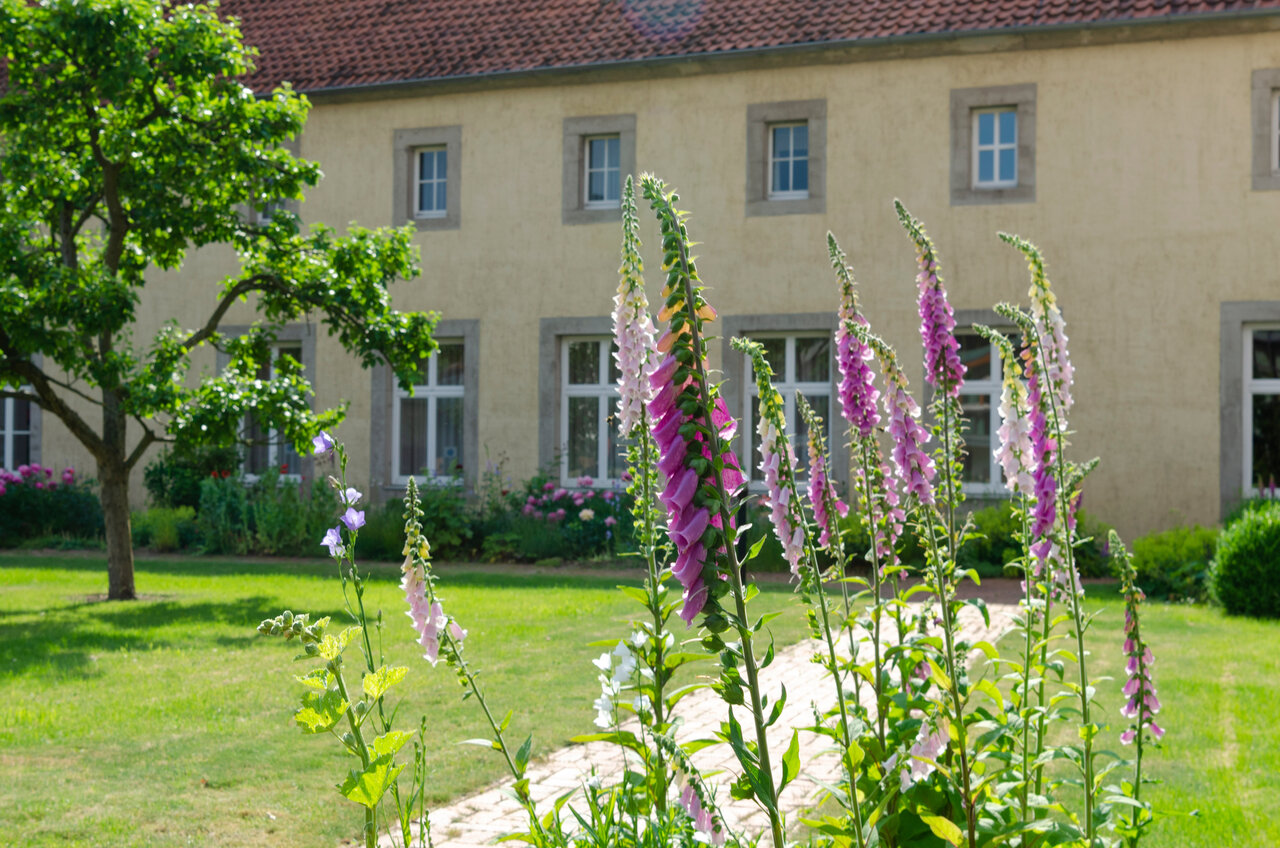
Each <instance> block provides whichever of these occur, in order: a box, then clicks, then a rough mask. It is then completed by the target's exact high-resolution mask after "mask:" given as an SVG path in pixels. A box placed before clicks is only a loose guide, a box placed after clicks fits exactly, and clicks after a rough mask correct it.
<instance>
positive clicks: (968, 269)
mask: <svg viewBox="0 0 1280 848" xmlns="http://www.w3.org/2000/svg"><path fill="white" fill-rule="evenodd" d="M1275 66H1280V34H1270V33H1268V34H1254V35H1234V36H1229V37H1215V38H1191V39H1177V40H1168V41H1150V42H1143V43H1131V44H1115V45H1108V46H1099V47H1075V48H1070V49H1045V50H1028V51H1021V52H1008V53H990V54H983V55H945V56H942V55H940V56H937V57H932V58H930V57H924V58H913V59H909V60H897V61H895V60H886V61H860V62H857V63H850V64H839V63H836V64H825V65H809V66H797V67H793V68H785V67H784V68H778V67H770V68H767V69H760V70H754V71H753V70H740V71H734V72H732V73H709V74H696V75H691V76H688V77H677V76H672V77H668V78H663V79H642V78H638V77H637V78H635V79H631V80H626V79H622V80H618V79H610V80H608V81H601V82H599V83H589V82H588V83H581V84H573V85H558V86H541V87H526V88H505V89H504V88H494V89H480V90H471V91H466V92H456V93H442V94H438V95H435V96H418V97H412V98H398V99H382V100H376V99H365V100H359V101H352V102H329V103H323V102H322V103H321V104H320V105H317V106H316V108H315V109H314V110H313V112H312V114H311V117H310V120H309V122H308V125H307V130H306V133H305V135H304V137H303V139H302V142H301V154H302V155H303V156H305V157H308V158H313V159H317V160H319V162H320V164H321V166H322V168H323V170H324V172H325V179H324V180H323V182H322V183H321V184H320V185H319V186H318V187H317V188H316V189H315V190H314V191H313V192H312V193H311V196H310V197H309V199H308V200H307V202H306V203H305V204H304V205H303V206H302V209H301V214H302V216H303V218H304V220H306V221H325V222H328V223H331V224H334V225H338V226H341V225H343V224H345V223H346V222H349V221H359V222H360V223H361V224H363V225H366V226H372V225H386V224H389V223H390V222H391V220H392V209H393V203H394V202H395V201H394V199H393V198H396V197H398V196H399V194H398V192H400V191H401V190H402V188H401V187H399V186H396V185H393V176H392V173H393V167H392V166H393V152H392V147H393V136H394V133H395V131H396V130H404V129H414V128H425V127H445V126H452V125H460V126H461V128H462V130H461V163H460V165H461V172H460V176H461V209H460V213H461V220H460V226H459V227H458V228H456V229H445V230H438V231H429V232H422V233H419V235H418V236H417V242H418V244H419V245H420V246H421V249H422V264H423V274H422V276H421V277H420V278H419V279H417V280H413V281H410V282H407V283H400V284H398V285H396V286H395V287H394V290H393V291H394V300H395V303H396V305H397V306H398V307H400V308H405V309H435V310H439V311H440V312H441V313H443V314H444V316H446V317H447V318H452V319H477V320H478V321H479V341H480V352H479V353H480V356H479V361H480V367H481V373H480V379H479V389H478V394H479V397H478V401H479V403H478V411H479V440H480V443H481V444H482V445H483V446H484V447H485V448H487V450H488V452H489V453H490V454H491V455H493V456H498V455H501V454H505V455H507V456H509V458H510V460H511V463H510V466H509V467H510V470H511V471H512V472H513V473H515V474H517V475H519V476H525V475H528V474H529V473H531V472H533V471H534V470H535V467H536V465H537V462H538V448H537V439H538V436H537V433H538V422H537V420H536V417H537V410H538V408H539V397H538V391H539V389H538V374H539V372H538V349H539V326H540V319H542V318H549V317H556V318H559V317H574V316H584V317H590V316H595V317H599V316H605V315H607V314H608V313H609V311H610V309H611V300H610V299H611V297H612V294H613V292H614V290H615V287H616V285H617V266H618V249H619V226H618V225H617V223H591V224H565V223H563V222H562V216H561V214H560V203H561V185H562V170H561V169H562V127H563V122H564V119H566V118H572V117H584V116H593V115H614V114H620V113H621V114H634V115H635V117H636V120H635V126H636V130H635V145H636V162H637V167H638V168H639V169H640V170H648V171H653V172H655V173H657V174H658V175H660V176H662V177H663V178H664V179H666V180H667V182H668V183H669V184H670V185H672V186H675V187H678V189H679V191H680V195H681V198H682V205H683V207H684V208H687V209H689V210H691V211H692V212H693V217H692V218H691V220H690V230H691V233H692V235H693V237H694V238H695V239H697V240H699V241H701V242H703V246H702V247H701V248H700V259H699V267H700V270H701V273H702V276H703V279H704V280H705V281H706V283H707V284H708V286H709V287H710V292H709V298H710V300H711V302H712V303H713V304H714V305H715V306H716V308H717V309H718V310H719V311H720V312H721V313H722V314H725V315H752V314H758V313H814V312H824V311H829V310H833V309H834V308H835V306H836V300H837V287H836V283H835V281H834V278H833V276H832V272H831V269H830V265H829V262H828V259H827V255H826V248H825V244H824V238H825V234H826V232H827V230H828V229H830V230H832V231H833V232H834V233H835V234H836V236H837V237H838V238H839V239H840V241H841V244H842V245H843V247H844V248H845V250H846V251H847V252H848V254H849V257H850V260H851V262H852V264H853V265H854V267H855V269H856V271H857V275H858V278H859V280H860V283H861V296H862V302H863V306H864V311H865V313H866V314H867V316H868V317H869V319H870V321H871V323H872V325H873V327H875V328H876V329H878V330H879V331H880V332H881V333H882V334H883V335H885V336H886V337H887V338H888V339H889V340H890V341H891V342H893V343H894V344H896V345H897V346H898V348H899V352H900V355H901V356H902V358H903V359H904V361H905V363H906V365H907V368H908V373H910V374H919V373H920V368H921V364H920V363H921V356H920V352H919V344H918V336H917V335H916V333H915V326H916V324H917V318H916V316H915V303H914V296H915V287H914V280H913V277H914V261H913V260H914V253H913V250H912V248H911V246H910V244H909V243H908V241H907V239H906V237H905V235H904V234H903V232H902V230H901V228H900V227H899V225H898V223H897V221H896V219H895V216H894V214H893V210H892V207H891V202H892V200H893V198H895V197H898V198H901V199H902V200H903V202H904V203H905V204H906V205H907V206H908V207H909V208H910V209H911V211H912V212H913V213H915V214H916V215H917V216H918V217H920V218H921V219H923V220H924V221H925V223H926V224H927V226H928V228H929V232H930V233H931V235H932V236H933V238H934V240H935V242H936V243H937V245H938V248H939V251H940V253H941V256H942V260H943V269H942V273H943V276H944V278H945V280H946V283H947V285H948V288H949V290H950V295H951V300H952V303H953V304H954V306H955V307H956V308H957V309H966V310H969V309H983V308H989V307H990V306H991V305H992V304H994V303H995V302H997V301H1000V300H1014V301H1017V300H1020V299H1024V298H1025V295H1026V288H1027V277H1026V272H1025V268H1024V266H1023V263H1022V262H1021V260H1020V258H1019V256H1018V255H1017V254H1015V253H1014V251H1012V250H1011V249H1010V248H1008V247H1005V246H1004V245H1002V244H1001V243H1000V242H999V241H998V240H997V239H996V237H995V233H996V232H997V231H998V230H1009V231H1013V232H1017V233H1019V234H1021V235H1023V236H1025V237H1027V238H1029V239H1031V240H1032V241H1034V242H1036V243H1037V244H1038V245H1039V246H1040V247H1041V248H1042V249H1043V251H1044V252H1045V255H1046V257H1047V259H1048V263H1049V273H1050V277H1051V279H1052V280H1053V281H1054V285H1055V289H1056V291H1057V293H1058V296H1059V299H1060V303H1061V306H1062V308H1063V311H1064V313H1065V315H1066V317H1067V321H1068V332H1069V335H1070V337H1071V349H1072V355H1073V360H1074V363H1075V365H1076V369H1077V370H1076V379H1077V383H1076V396H1077V405H1076V408H1075V410H1074V412H1073V417H1072V422H1071V423H1072V427H1073V429H1074V430H1075V431H1076V433H1075V435H1074V437H1073V445H1072V448H1071V455H1072V456H1074V457H1076V458H1080V459H1084V458H1088V457H1090V456H1094V455H1098V456H1101V457H1102V465H1101V467H1100V468H1099V470H1098V471H1097V472H1095V474H1094V477H1093V478H1092V480H1091V482H1090V485H1089V487H1088V490H1087V494H1086V509H1088V510H1089V511H1090V512H1091V513H1093V514H1094V515H1095V516H1097V517H1099V518H1102V519H1103V520H1107V521H1110V522H1112V523H1114V524H1115V525H1116V526H1117V527H1118V528H1119V529H1120V530H1121V531H1122V532H1124V533H1126V534H1129V535H1132V534H1137V533H1144V532H1148V531H1151V530H1154V529H1158V528H1163V527H1167V526H1171V525H1174V524H1177V523H1182V522H1191V521H1197V522H1213V521H1215V520H1217V518H1218V513H1219V499H1218V491H1219V454H1220V440H1219V408H1220V401H1219V392H1218V386H1219V373H1218V372H1219V353H1220V349H1221V339H1220V334H1219V327H1218V321H1217V315H1218V312H1219V303H1220V302H1223V301H1245V300H1261V301H1275V300H1280V282H1278V281H1277V277H1276V274H1277V272H1276V270H1275V269H1276V268H1277V267H1280V240H1278V239H1277V238H1276V237H1275V231H1276V223H1277V221H1278V220H1280V218H1278V213H1280V191H1255V190H1253V188H1252V187H1251V156H1252V148H1251V138H1252V128H1251V114H1250V78H1251V73H1252V72H1253V71H1254V70H1255V69H1258V68H1270V67H1275ZM1022 83H1034V84H1035V86H1036V92H1037V94H1036V115H1037V117H1036V150H1035V159H1036V167H1035V183H1036V186H1035V199H1034V201H1033V202H1024V203H1009V204H996V205H954V206H953V205H952V203H951V189H950V184H951V176H950V167H951V143H952V142H951V134H950V129H949V127H950V97H951V91H952V90H953V89H960V88H972V87H980V86H996V85H1012V84H1022ZM811 99H825V101H826V161H827V168H826V180H825V183H826V184H825V193H826V202H825V212H823V213H818V214H799V215H780V216H751V217H748V216H747V215H746V214H745V210H746V206H747V199H746V196H745V191H746V176H745V174H746V155H747V145H746V134H747V113H748V107H749V105H751V104H756V103H767V102H775V101H800V100H811ZM645 211H646V210H643V209H642V213H644V212H645ZM641 220H642V227H641V236H642V238H643V240H644V242H645V244H646V258H647V259H648V261H649V263H650V265H649V279H650V296H651V297H652V298H656V295H657V289H658V280H659V274H658V272H657V266H658V259H659V257H658V254H657V250H656V248H657V242H658V239H657V235H656V228H655V226H654V224H653V223H652V217H651V216H649V215H647V214H642V216H641ZM228 262H229V256H228V255H226V254H225V253H218V254H215V253H212V252H210V253H208V254H206V255H202V256H199V257H195V258H194V259H193V260H192V261H191V262H189V263H188V266H187V267H186V268H185V269H184V270H183V272H182V273H181V275H170V276H168V277H165V278H163V279H157V281H156V282H157V285H156V286H155V292H153V293H150V294H149V295H148V298H149V299H148V301H147V303H146V305H145V312H146V316H147V317H146V323H147V324H148V325H151V326H154V324H155V323H156V322H158V321H160V320H162V319H164V318H169V317H177V318H178V320H179V321H180V322H182V323H186V324H188V325H190V324H193V323H195V322H196V321H198V320H199V319H200V318H201V316H203V315H205V314H207V311H208V308H209V306H210V305H211V303H212V298H213V290H212V288H211V287H210V286H208V285H207V283H206V282H204V281H205V280H207V279H208V278H210V277H212V276H216V275H219V274H221V273H225V272H226V271H227V269H228V267H229V265H228ZM246 317H247V313H246V312H244V311H241V312H239V314H233V315H232V316H231V317H230V318H229V321H231V322H232V323H242V322H243V321H244V319H245V318H246ZM716 349H717V350H718V346H716ZM317 356H318V359H317V375H316V376H317V381H316V386H317V394H318V398H317V400H318V403H320V404H325V405H328V404H334V403H337V402H339V401H340V400H346V401H349V402H350V410H349V414H348V418H347V422H346V423H345V424H344V425H343V427H342V429H341V431H340V436H341V437H342V438H343V439H344V440H345V441H346V442H347V443H348V444H349V445H352V446H358V447H354V448H353V461H352V465H351V472H352V475H353V477H354V478H355V479H358V480H359V479H367V478H368V476H369V474H370V467H369V464H370V456H371V453H372V452H371V451H370V450H368V449H366V447H365V446H366V445H369V444H370V442H371V440H376V439H380V438H382V439H385V438H388V435H387V434H385V433H382V434H380V433H371V432H370V430H369V427H370V419H371V403H372V398H373V396H374V392H373V390H372V383H373V380H374V375H371V374H370V373H369V372H365V371H362V370H361V369H360V367H359V365H358V364H357V363H356V362H355V361H354V360H353V359H351V358H350V357H348V356H346V355H345V354H344V353H343V352H342V351H341V349H340V348H339V347H338V345H337V344H336V343H333V342H332V341H331V340H329V339H328V338H327V337H326V336H324V335H323V334H322V335H321V336H320V339H319V344H318V349H317ZM207 359H208V362H207V363H206V364H205V367H209V368H211V367H212V364H213V359H212V357H211V356H209V357H207ZM45 421H46V430H45V437H44V457H45V459H46V461H51V462H59V461H60V459H59V457H62V456H64V455H65V456H66V457H67V458H69V459H70V458H73V457H75V456H76V454H77V451H76V449H75V447H74V446H73V445H71V444H70V442H69V437H68V436H67V435H66V434H65V432H63V431H62V430H61V428H60V427H59V426H57V425H56V424H53V423H51V422H50V417H49V416H46V417H45ZM482 455H483V454H482Z"/></svg>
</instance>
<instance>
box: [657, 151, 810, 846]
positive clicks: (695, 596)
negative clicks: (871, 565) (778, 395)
mask: <svg viewBox="0 0 1280 848" xmlns="http://www.w3.org/2000/svg"><path fill="white" fill-rule="evenodd" d="M641 185H642V187H643V190H644V196H645V198H646V199H648V201H649V203H650V206H651V207H652V208H653V211H654V213H655V215H656V216H657V219H658V224H659V228H660V230H661V233H662V255H663V262H662V265H663V270H664V271H665V272H666V274H667V282H666V286H665V287H664V288H663V291H662V295H663V297H664V298H665V304H664V307H663V310H662V312H661V313H660V314H659V320H661V321H667V322H668V326H667V329H666V331H665V332H664V333H663V335H662V337H661V338H660V339H659V341H658V351H659V353H662V354H666V359H664V360H663V362H662V363H661V364H660V365H659V367H658V369H657V370H656V371H655V372H654V375H653V385H654V387H655V388H656V389H657V394H656V395H655V397H654V400H653V402H652V403H650V405H649V411H650V413H651V414H652V415H653V418H654V421H653V425H652V426H653V433H654V437H655V440H656V441H657V443H658V448H659V452H660V454H661V457H662V458H661V460H660V464H661V465H663V466H665V467H663V472H664V473H665V474H666V475H667V490H666V492H664V494H663V499H664V500H665V501H666V503H667V505H668V510H669V512H670V513H671V514H672V520H671V521H670V523H669V524H668V535H669V536H670V537H671V541H672V543H673V545H675V547H676V550H677V551H678V556H677V559H676V563H675V565H674V566H673V567H672V573H673V574H674V575H675V576H676V578H677V579H678V580H680V582H681V583H682V584H683V585H684V587H685V594H684V607H683V609H682V610H681V616H682V617H683V618H684V620H685V621H686V623H691V622H692V621H693V619H694V618H695V617H696V616H698V615H699V614H701V615H702V617H703V619H702V620H703V624H704V625H705V626H706V627H707V629H708V630H709V631H711V634H712V636H713V637H714V639H711V640H709V641H710V642H711V643H713V644H716V643H718V644H716V646H717V648H720V649H722V654H723V655H727V656H728V657H730V658H731V659H732V660H734V662H733V663H732V665H733V668H732V670H731V673H730V669H728V668H726V669H725V671H724V673H722V675H721V680H720V682H719V684H718V688H719V691H720V692H721V694H722V696H723V697H725V698H726V700H728V701H729V702H730V703H733V702H735V701H736V702H738V703H742V695H743V693H742V686H741V682H740V678H739V676H738V673H737V668H736V661H741V662H742V665H743V667H744V670H745V671H746V678H747V690H748V696H749V698H750V705H749V706H750V709H751V715H752V721H753V722H754V724H755V731H756V732H755V736H756V742H755V751H754V752H752V751H751V750H749V749H748V748H747V747H746V746H745V745H740V746H735V753H736V754H737V756H738V760H739V762H740V763H741V764H742V766H743V768H744V770H745V771H746V773H747V776H748V780H749V782H750V784H751V787H752V791H753V794H754V795H755V797H756V800H757V802H758V803H759V804H760V805H761V806H762V807H763V808H764V810H765V812H766V813H767V815H768V817H769V828H770V831H771V833H772V836H773V844H774V848H783V846H784V845H785V844H786V842H785V834H784V830H783V824H782V814H781V812H780V810H779V809H778V796H777V793H778V789H777V787H776V784H775V783H774V777H773V766H772V763H771V762H770V754H769V746H768V736H767V733H766V726H767V725H766V721H765V713H764V701H763V699H762V696H761V691H760V680H759V668H758V663H757V660H756V656H755V648H754V645H753V643H752V636H753V628H752V626H751V624H750V622H749V621H748V618H747V609H746V603H747V594H746V587H745V586H744V584H743V577H742V566H741V562H740V561H739V559H738V553H737V549H736V545H735V542H736V532H734V522H733V511H734V509H735V508H736V499H737V493H738V491H739V489H741V488H742V486H743V485H744V484H745V482H746V478H745V477H743V475H742V471H741V469H740V467H739V466H738V464H737V460H736V458H735V457H734V455H733V448H732V445H731V444H730V442H729V439H730V438H731V437H732V433H733V419H732V417H731V416H730V415H729V414H728V410H727V409H726V408H725V406H724V401H723V400H722V399H720V397H719V396H718V394H717V392H716V389H715V386H714V384H713V383H712V382H711V380H710V378H709V376H708V374H707V368H706V336H705V332H704V330H703V325H704V324H705V323H706V322H707V321H711V320H714V318H715V312H714V310H712V309H711V306H710V305H709V304H708V303H707V302H706V300H705V299H704V298H703V297H702V286H701V280H700V279H699V277H698V272H697V268H696V267H695V265H694V262H693V259H692V257H691V256H690V254H689V247H690V239H689V235H688V230H687V228H686V226H685V218H686V217H687V216H686V215H685V214H684V213H681V212H679V211H678V210H677V209H676V207H675V203H676V202H677V200H678V197H677V195H676V194H675V192H672V191H668V190H667V188H666V185H665V184H664V183H663V182H662V181H661V180H659V179H657V178H656V177H654V176H652V175H645V176H644V177H642V178H641ZM691 475H692V476H691ZM725 595H729V600H730V602H731V604H732V606H731V607H730V608H729V609H725V608H724V607H723V606H722V605H721V603H720V599H721V598H723V597H724V596H725ZM730 627H732V628H734V629H735V630H736V631H737V634H738V638H739V644H738V645H737V646H732V645H728V644H724V643H723V641H722V640H721V639H720V637H719V635H718V634H720V633H723V632H724V631H725V630H726V629H728V628H730ZM731 726H732V724H731ZM784 777H785V774H784Z"/></svg>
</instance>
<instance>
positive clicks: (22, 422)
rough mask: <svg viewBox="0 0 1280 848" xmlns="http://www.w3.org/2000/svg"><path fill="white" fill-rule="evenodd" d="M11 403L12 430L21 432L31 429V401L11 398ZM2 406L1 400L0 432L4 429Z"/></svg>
mask: <svg viewBox="0 0 1280 848" xmlns="http://www.w3.org/2000/svg"><path fill="white" fill-rule="evenodd" d="M9 402H10V403H12V404H13V431H14V432H15V433H22V432H25V431H27V430H30V429H31V401H29V400H18V399H17V398H13V399H12V400H10V401H9ZM3 419H4V408H3V402H0V432H3V430H4V420H3Z"/></svg>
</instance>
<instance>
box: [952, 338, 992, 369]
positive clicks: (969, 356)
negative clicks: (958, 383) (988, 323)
mask: <svg viewBox="0 0 1280 848" xmlns="http://www.w3.org/2000/svg"><path fill="white" fill-rule="evenodd" d="M956 341H958V342H960V361H961V362H963V363H964V367H965V374H964V378H965V379H966V380H990V379H991V344H990V343H989V342H988V341H987V340H986V339H984V338H982V336H975V335H971V334H969V333H957V334H956Z"/></svg>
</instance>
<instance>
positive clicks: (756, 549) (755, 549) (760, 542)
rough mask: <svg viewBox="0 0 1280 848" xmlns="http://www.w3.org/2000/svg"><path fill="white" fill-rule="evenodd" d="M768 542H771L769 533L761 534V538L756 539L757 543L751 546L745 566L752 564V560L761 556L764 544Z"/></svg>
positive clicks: (744, 561)
mask: <svg viewBox="0 0 1280 848" xmlns="http://www.w3.org/2000/svg"><path fill="white" fill-rule="evenodd" d="M767 541H769V534H768V533H764V534H761V536H760V538H759V539H756V543H755V544H754V545H752V546H751V550H749V551H747V558H746V559H744V560H743V561H742V562H743V563H744V564H745V563H748V562H751V560H753V559H755V558H756V557H758V556H760V550H761V549H762V548H764V543H765V542H767Z"/></svg>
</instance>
